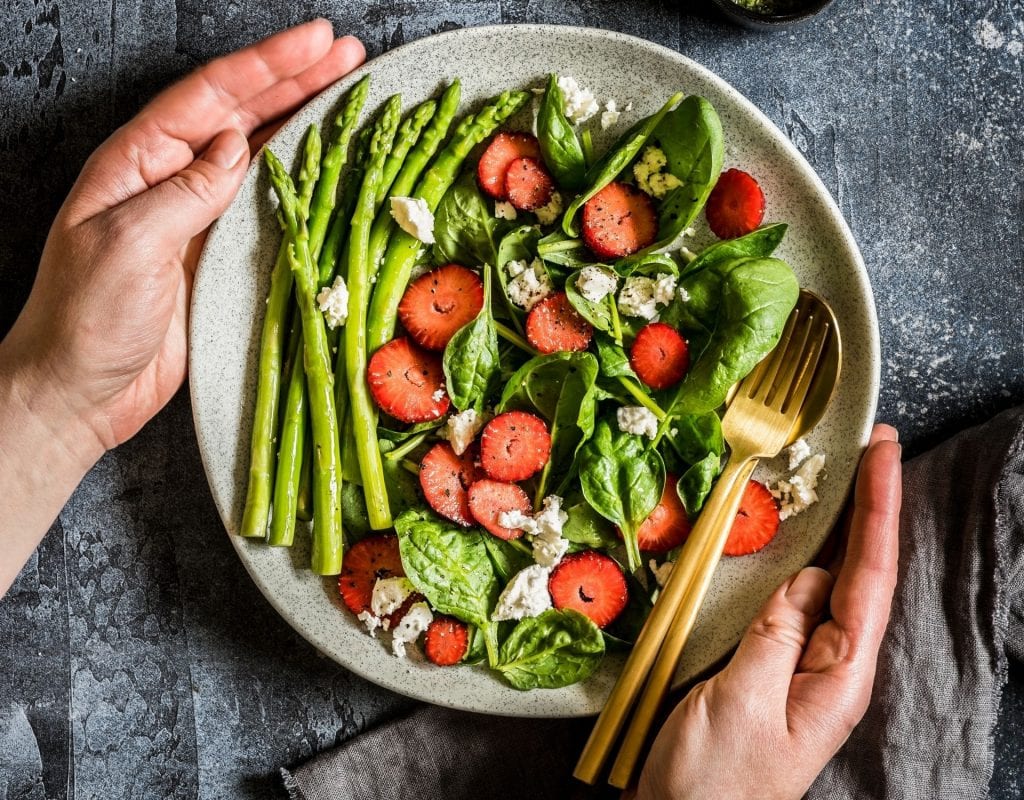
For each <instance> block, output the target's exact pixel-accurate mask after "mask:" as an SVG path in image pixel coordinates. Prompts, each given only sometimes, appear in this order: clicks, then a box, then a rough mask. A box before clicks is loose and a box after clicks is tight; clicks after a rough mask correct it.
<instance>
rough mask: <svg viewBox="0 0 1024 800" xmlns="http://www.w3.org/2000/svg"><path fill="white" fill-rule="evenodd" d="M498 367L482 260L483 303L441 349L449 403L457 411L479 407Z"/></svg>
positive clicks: (488, 275)
mask: <svg viewBox="0 0 1024 800" xmlns="http://www.w3.org/2000/svg"><path fill="white" fill-rule="evenodd" d="M500 369H501V361H500V358H499V356H498V333H497V330H496V329H495V327H494V318H493V317H492V316H491V268H490V267H489V266H487V265H486V264H485V265H484V307H483V308H482V309H481V310H480V313H479V314H478V315H477V317H476V319H474V320H473V321H472V322H469V323H467V324H466V325H464V326H463V327H461V328H459V330H458V331H456V332H455V335H454V336H453V337H452V338H451V339H450V340H449V342H448V344H447V346H446V347H445V349H444V377H445V384H446V386H447V390H448V396H449V397H450V398H451V401H452V405H454V406H455V407H456V408H457V409H459V410H460V411H465V410H466V409H467V408H475V409H476V410H477V411H482V410H483V407H484V400H485V399H486V398H487V392H488V391H489V390H490V388H491V384H492V383H493V381H494V378H495V377H496V376H497V374H498V372H499V371H500Z"/></svg>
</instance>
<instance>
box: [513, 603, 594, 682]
mask: <svg viewBox="0 0 1024 800" xmlns="http://www.w3.org/2000/svg"><path fill="white" fill-rule="evenodd" d="M603 656H604V638H603V637H602V636H601V629H600V628H598V627H597V625H595V624H594V623H593V622H592V621H591V620H590V619H589V618H587V617H585V616H583V615H582V614H580V613H579V612H578V611H572V610H571V609H567V610H565V611H559V610H557V609H554V608H551V609H548V610H547V611H545V612H544V613H543V614H541V615H539V616H537V617H528V618H527V619H524V620H522V621H521V622H520V623H519V624H517V625H516V626H515V628H514V629H513V630H512V633H511V635H510V636H509V637H508V639H506V640H505V642H504V644H502V646H501V654H500V658H499V661H498V664H497V666H496V668H497V669H498V671H500V672H501V674H502V675H503V676H504V677H505V680H507V681H508V682H509V683H510V684H511V685H512V686H513V687H515V688H516V689H558V688H561V687H562V686H569V685H570V684H573V683H576V682H578V681H582V680H586V679H587V678H589V677H590V676H591V675H592V674H593V673H594V670H596V669H597V667H598V665H599V664H600V663H601V658H602V657H603Z"/></svg>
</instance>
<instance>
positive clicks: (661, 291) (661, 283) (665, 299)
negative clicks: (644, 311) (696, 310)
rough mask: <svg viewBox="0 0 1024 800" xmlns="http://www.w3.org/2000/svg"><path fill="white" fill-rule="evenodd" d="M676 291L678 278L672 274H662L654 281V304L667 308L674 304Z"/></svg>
mask: <svg viewBox="0 0 1024 800" xmlns="http://www.w3.org/2000/svg"><path fill="white" fill-rule="evenodd" d="M675 290H676V276H675V275H673V274H672V273H670V272H661V273H659V274H658V277H657V278H655V279H654V302H655V303H657V304H658V305H659V306H667V305H668V304H669V303H671V302H672V295H673V293H674V292H675Z"/></svg>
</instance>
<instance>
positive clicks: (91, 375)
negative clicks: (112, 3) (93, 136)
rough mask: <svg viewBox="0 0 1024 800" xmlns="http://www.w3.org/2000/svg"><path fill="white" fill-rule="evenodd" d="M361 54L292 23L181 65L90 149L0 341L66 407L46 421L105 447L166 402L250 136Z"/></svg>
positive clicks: (30, 388)
mask: <svg viewBox="0 0 1024 800" xmlns="http://www.w3.org/2000/svg"><path fill="white" fill-rule="evenodd" d="M364 56H365V51H364V50H363V46H362V44H360V42H359V41H358V40H357V39H355V38H353V37H345V38H342V39H338V40H335V39H334V35H333V33H332V30H331V25H330V23H328V22H327V21H325V20H317V21H314V22H310V23H307V24H305V25H300V26H298V27H296V28H292V29H291V30H288V31H285V32H283V33H279V34H277V35H276V36H272V37H270V38H269V39H266V40H264V41H263V42H260V43H258V44H256V45H254V46H252V47H249V48H246V49H245V50H241V51H239V52H237V53H234V54H232V55H229V56H226V57H224V58H221V59H218V60H216V61H213V62H211V63H210V64H208V65H206V66H205V67H203V68H201V69H199V70H198V71H196V72H195V73H193V74H192V75H190V76H188V77H186V78H185V79H184V80H182V81H181V82H180V83H178V84H176V85H175V86H172V87H171V88H170V89H167V90H166V91H164V92H163V93H162V94H160V95H159V96H157V97H156V98H155V99H154V100H153V101H152V102H151V103H150V104H149V105H147V106H146V107H145V108H144V109H143V110H142V111H141V112H140V113H139V114H138V116H136V117H135V118H134V119H132V120H131V121H129V122H128V123H127V124H126V125H124V126H123V127H121V128H120V129H119V130H117V131H116V132H115V133H114V134H113V135H112V136H111V137H110V138H109V139H108V140H107V141H106V142H104V143H103V145H101V146H100V148H99V149H98V150H97V151H96V152H95V153H94V154H93V155H92V156H91V157H90V158H89V160H88V161H87V162H86V164H85V167H84V168H83V170H82V173H81V175H80V176H79V178H78V180H77V181H76V183H75V185H74V186H73V187H72V189H71V192H70V194H69V196H68V198H67V200H66V202H65V203H64V206H63V207H62V208H61V210H60V212H59V213H58V215H57V218H56V220H55V221H54V224H53V227H52V229H51V231H50V235H49V238H48V240H47V242H46V247H45V249H44V251H43V257H42V261H41V263H40V265H39V272H38V275H37V278H36V281H35V285H34V286H33V289H32V293H31V295H30V297H29V300H28V303H27V304H26V306H25V309H24V311H23V312H22V314H21V316H20V317H19V318H18V320H17V322H16V323H15V325H14V327H13V328H12V330H11V333H10V334H9V336H8V337H7V339H6V340H5V341H4V342H3V349H2V351H3V355H4V357H5V358H4V364H3V365H2V366H4V368H5V370H6V371H8V372H11V373H14V374H16V375H17V378H18V379H19V380H21V381H23V382H24V383H25V386H24V387H22V389H21V390H20V394H21V395H22V396H25V397H37V396H38V395H39V393H40V392H42V393H43V394H49V395H53V397H52V398H51V399H50V402H48V407H51V408H52V407H59V410H60V413H62V414H65V415H66V416H67V417H68V418H69V420H70V422H69V420H64V421H62V422H61V424H59V425H57V424H55V425H54V426H53V427H54V428H55V429H61V430H75V431H77V432H78V433H77V434H76V435H79V436H81V435H84V436H85V437H86V438H88V437H89V436H94V437H95V442H91V443H89V444H94V445H96V447H95V448H94V449H96V450H98V451H99V452H102V450H103V449H109V448H112V447H114V446H116V445H118V444H120V443H121V442H123V441H125V440H126V439H128V438H130V437H131V436H133V435H134V434H135V433H136V432H137V431H138V430H139V428H141V427H142V425H144V424H145V423H146V422H147V421H148V420H149V419H150V418H151V417H152V416H153V415H154V414H156V412H157V411H159V410H160V409H161V408H162V407H163V406H164V405H165V404H166V403H167V401H168V400H169V399H170V398H171V396H172V395H173V394H174V392H175V391H176V390H177V389H178V387H179V386H180V385H181V383H182V380H183V379H184V376H185V368H186V341H187V319H188V308H189V296H190V292H191V286H192V277H193V273H194V271H195V266H196V260H197V258H198V253H199V249H200V247H201V244H202V239H201V236H202V235H204V231H205V230H206V228H207V227H208V226H209V225H210V223H212V222H213V221H214V220H215V219H216V218H217V217H218V216H220V214H222V213H223V212H224V210H225V209H226V208H227V206H228V204H229V203H230V202H231V199H232V198H233V197H234V195H235V193H236V192H237V190H238V187H239V185H240V184H241V182H242V179H243V177H244V175H245V171H246V167H247V166H248V163H249V158H248V156H249V144H248V142H247V137H250V136H252V135H253V134H254V133H256V132H257V131H258V130H259V129H260V128H261V126H264V125H266V124H268V123H270V122H271V121H273V120H275V119H276V118H278V117H280V116H282V115H284V114H286V113H287V112H288V111H290V110H291V109H293V108H294V107H296V106H297V105H299V104H301V103H302V102H304V101H305V100H306V99H308V98H309V97H310V96H312V95H313V94H316V93H317V92H319V91H320V90H322V89H323V88H325V87H326V86H327V85H329V84H330V83H332V82H333V81H335V80H337V79H338V78H340V77H341V76H342V75H344V74H346V73H347V72H349V71H351V70H352V69H354V68H355V67H356V66H358V65H359V64H360V63H361V62H362V61H363V58H364ZM257 135H258V134H257ZM12 364H13V366H12ZM71 423H73V424H71Z"/></svg>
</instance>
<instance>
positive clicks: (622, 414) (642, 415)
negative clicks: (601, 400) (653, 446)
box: [615, 406, 658, 439]
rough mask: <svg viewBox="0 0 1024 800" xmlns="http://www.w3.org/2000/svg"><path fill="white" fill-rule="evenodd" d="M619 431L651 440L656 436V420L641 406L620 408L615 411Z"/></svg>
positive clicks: (648, 410)
mask: <svg viewBox="0 0 1024 800" xmlns="http://www.w3.org/2000/svg"><path fill="white" fill-rule="evenodd" d="M615 419H616V420H617V421H618V423H619V430H620V431H624V432H625V433H632V434H633V435H635V436H647V437H648V438H650V439H653V438H654V437H655V436H657V435H658V418H657V417H656V416H654V414H653V413H652V412H651V411H650V409H647V408H644V407H643V406H622V407H620V408H618V409H617V410H616V411H615Z"/></svg>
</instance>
